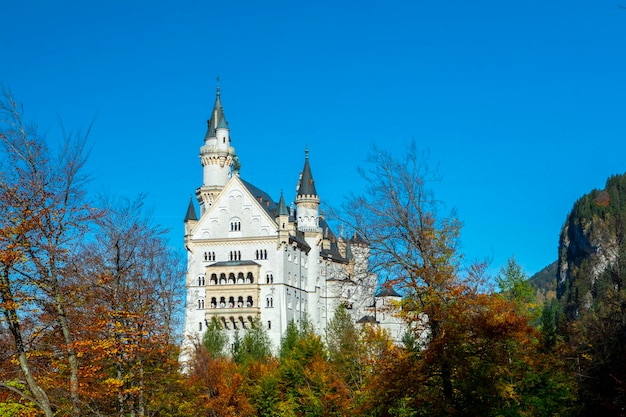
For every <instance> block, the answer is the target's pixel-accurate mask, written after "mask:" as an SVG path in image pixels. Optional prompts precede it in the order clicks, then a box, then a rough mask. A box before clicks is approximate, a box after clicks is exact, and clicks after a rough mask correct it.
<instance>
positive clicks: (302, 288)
mask: <svg viewBox="0 0 626 417" xmlns="http://www.w3.org/2000/svg"><path fill="white" fill-rule="evenodd" d="M200 160H201V163H202V169H203V180H202V185H201V186H200V188H198V189H197V190H196V197H197V201H198V203H199V208H200V211H199V213H200V215H199V216H198V215H197V211H196V209H195V205H194V202H193V199H192V200H191V201H190V202H189V208H188V210H187V214H186V216H185V248H186V250H187V277H186V290H187V292H186V305H185V325H184V339H183V350H182V352H183V353H182V357H181V360H183V361H184V360H185V358H187V357H188V355H189V347H190V346H191V342H192V341H193V340H194V339H198V338H201V337H202V335H203V333H204V331H205V330H206V326H207V324H208V323H209V321H210V320H211V319H212V318H213V317H217V318H218V319H219V320H220V322H221V323H222V324H223V325H224V327H225V329H227V331H228V333H229V335H230V337H231V340H232V337H233V335H234V332H235V331H237V330H238V331H239V332H240V333H241V332H244V331H246V329H249V328H250V327H251V326H252V323H253V322H254V321H255V320H256V319H260V323H261V324H262V325H263V326H264V327H265V330H266V331H267V334H268V335H269V337H270V340H271V341H272V344H273V345H274V348H277V347H278V346H279V344H280V340H281V337H282V336H283V334H284V332H285V330H286V328H287V325H288V323H289V322H290V321H292V320H293V321H295V322H296V323H298V322H300V321H301V320H308V321H309V322H310V323H311V324H312V325H313V328H314V329H315V331H316V332H317V333H318V334H320V335H324V332H325V329H326V326H327V324H328V323H329V321H330V320H331V319H332V317H333V314H334V312H335V311H336V309H337V307H338V306H339V305H340V304H343V305H345V306H346V307H347V311H348V312H349V313H350V315H351V317H353V319H354V320H355V322H377V323H380V324H381V325H384V326H386V327H388V328H389V329H390V330H391V331H392V336H393V337H394V338H399V337H400V334H399V332H400V331H401V327H402V326H401V324H400V323H399V321H398V319H397V318H395V317H392V314H390V313H389V312H388V311H387V310H386V308H385V306H386V305H387V306H390V305H392V304H393V303H392V302H390V301H391V300H392V299H394V298H396V297H399V296H398V294H396V293H395V292H393V291H390V290H388V289H383V290H382V291H379V292H376V287H377V277H376V275H375V274H372V273H371V272H370V271H369V269H368V258H369V247H368V245H367V243H366V242H365V241H364V240H363V239H361V238H360V237H359V236H358V235H352V236H351V237H350V238H348V237H344V236H342V234H340V235H339V236H337V235H335V234H334V233H333V231H332V230H331V228H330V226H329V225H328V223H327V222H326V219H325V218H324V216H323V214H321V212H320V196H319V195H318V193H317V189H316V187H315V181H314V179H313V174H312V170H311V167H310V165H309V159H308V150H307V151H306V153H305V158H304V165H303V168H302V172H301V173H300V177H299V180H298V186H297V193H296V196H295V202H294V203H295V204H291V205H289V206H288V205H287V204H286V202H285V198H284V196H283V195H282V193H281V195H280V199H279V200H278V202H275V201H274V200H273V199H272V198H271V197H270V196H269V194H267V193H265V192H264V191H262V190H260V189H258V188H257V187H255V186H254V185H252V184H250V183H249V182H247V181H245V180H244V179H243V178H241V177H240V175H239V162H238V159H237V156H236V154H235V148H234V147H233V146H232V143H231V138H230V129H229V126H228V122H227V121H226V117H225V115H224V109H223V108H222V103H221V97H220V87H219V85H218V87H217V93H216V98H215V104H214V106H213V112H212V114H211V118H210V119H209V120H208V129H207V133H206V135H205V137H204V144H203V146H201V147H200ZM296 178H297V177H296V175H294V180H295V179H296ZM294 206H295V207H294Z"/></svg>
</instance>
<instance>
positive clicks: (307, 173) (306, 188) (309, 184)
mask: <svg viewBox="0 0 626 417" xmlns="http://www.w3.org/2000/svg"><path fill="white" fill-rule="evenodd" d="M304 155H305V157H304V168H302V176H301V177H300V183H299V184H298V195H299V196H303V195H317V191H315V182H314V181H313V175H312V174H311V167H310V166H309V148H308V147H307V148H306V150H305V153H304Z"/></svg>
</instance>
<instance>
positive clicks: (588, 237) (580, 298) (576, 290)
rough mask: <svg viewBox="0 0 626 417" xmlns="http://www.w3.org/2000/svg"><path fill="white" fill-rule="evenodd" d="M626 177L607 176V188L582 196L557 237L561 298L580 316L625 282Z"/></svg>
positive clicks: (568, 310)
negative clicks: (558, 238) (558, 237)
mask: <svg viewBox="0 0 626 417" xmlns="http://www.w3.org/2000/svg"><path fill="white" fill-rule="evenodd" d="M625 235H626V175H618V176H613V177H611V178H609V179H608V180H607V182H606V186H605V188H604V189H603V190H593V191H592V192H590V193H589V194H587V195H585V196H583V197H582V198H580V199H579V200H578V201H577V202H576V203H575V204H574V207H573V208H572V211H571V212H570V214H569V215H568V216H567V219H566V221H565V224H564V226H563V229H562V231H561V236H560V241H559V259H558V272H557V279H558V281H557V297H558V298H559V300H560V302H561V305H562V306H563V309H564V312H565V314H566V315H567V316H568V317H570V318H576V317H578V316H579V314H580V313H581V312H584V311H586V310H588V309H590V308H591V307H592V305H593V304H594V302H597V301H599V300H600V299H601V298H602V297H603V295H604V294H605V293H606V290H607V289H613V290H615V289H617V290H618V291H619V290H621V287H622V282H626V274H624V273H622V268H621V265H620V258H621V259H622V262H621V263H624V264H626V255H625V256H620V255H621V254H622V253H625V254H626V247H625V246H626V241H625V239H624V236H625Z"/></svg>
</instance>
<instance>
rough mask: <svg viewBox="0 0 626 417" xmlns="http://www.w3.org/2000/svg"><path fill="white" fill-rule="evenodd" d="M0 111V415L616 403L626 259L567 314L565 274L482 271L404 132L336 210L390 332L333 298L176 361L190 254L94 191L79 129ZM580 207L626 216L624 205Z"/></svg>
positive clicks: (308, 412)
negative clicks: (560, 287)
mask: <svg viewBox="0 0 626 417" xmlns="http://www.w3.org/2000/svg"><path fill="white" fill-rule="evenodd" d="M0 114H1V119H0V143H1V146H2V152H0V155H1V156H0V297H1V298H0V311H1V313H2V315H1V317H2V319H1V321H0V415H2V416H20V417H26V416H29V417H30V416H47V417H52V416H120V417H122V416H133V417H134V416H172V417H173V416H225V417H226V416H355V415H356V416H372V417H374V416H380V417H386V416H402V417H408V416H477V415H480V416H584V415H626V411H624V410H625V407H626V385H625V384H624V382H625V381H626V379H625V378H626V366H625V365H624V364H626V361H625V360H624V359H626V358H625V357H624V348H626V338H624V334H626V331H625V330H626V301H625V300H626V297H625V296H624V289H623V286H622V285H621V284H622V283H623V280H622V279H623V277H624V271H625V270H626V269H624V268H621V265H619V262H617V263H616V266H615V267H611V268H610V269H611V270H610V271H608V272H607V273H606V274H604V275H602V280H601V282H602V283H603V286H602V288H598V289H596V292H595V293H594V294H595V298H594V302H593V303H592V304H591V305H587V306H586V308H584V309H582V308H579V309H577V310H576V313H575V314H571V312H572V307H571V303H572V299H573V298H572V297H575V295H572V294H573V293H572V291H575V289H572V288H573V287H572V288H570V290H568V291H562V293H563V294H566V295H568V297H569V298H568V297H565V298H563V297H562V300H561V299H559V300H557V299H554V298H545V299H542V300H538V299H537V297H536V296H535V289H534V288H533V287H532V285H531V284H530V282H529V280H528V277H527V275H526V274H525V272H524V271H523V270H522V268H521V267H520V266H519V265H518V263H517V262H516V261H515V258H514V257H511V258H510V259H509V262H508V263H507V265H506V266H505V267H504V268H502V270H501V271H500V272H499V273H498V274H497V276H496V277H490V276H488V273H487V271H488V264H487V263H486V262H469V261H467V260H466V259H465V258H464V257H463V254H462V253H461V252H460V248H459V241H460V237H461V229H462V227H461V226H462V225H461V223H460V221H459V220H458V218H457V216H456V213H455V212H454V211H447V210H446V209H445V207H444V206H442V204H441V203H440V202H439V200H437V198H436V197H435V194H434V189H433V186H434V184H435V180H436V177H437V173H436V172H435V171H433V170H431V169H430V168H429V166H428V161H427V158H426V157H425V156H424V155H423V154H422V153H420V152H419V151H418V150H417V149H416V147H415V145H410V146H408V147H407V149H406V151H405V153H404V154H403V156H402V157H401V158H397V157H396V156H394V155H392V154H390V153H388V152H386V151H385V150H383V149H373V150H372V152H371V157H370V159H369V160H368V161H367V167H368V169H365V170H364V171H363V172H362V175H363V177H364V179H366V180H367V184H368V187H367V189H366V190H365V191H364V193H363V194H362V195H357V196H353V197H352V198H350V199H348V200H347V202H346V203H345V205H344V206H342V207H339V208H336V209H335V210H333V212H332V215H333V216H334V217H335V218H336V219H338V220H340V221H341V222H342V223H343V224H345V225H346V227H347V228H349V229H351V230H354V231H355V232H357V233H358V234H359V235H360V236H363V238H364V239H365V240H366V241H367V242H368V243H369V245H370V250H371V265H372V270H373V271H374V272H376V273H377V274H378V275H379V277H380V278H381V280H383V281H384V285H388V286H392V287H393V288H394V289H396V290H398V291H399V292H400V293H401V294H402V301H400V303H399V305H398V306H397V307H398V311H399V314H400V315H401V318H402V319H403V320H404V321H405V323H406V326H407V329H408V330H407V332H406V334H405V335H404V338H403V340H402V343H401V344H395V343H393V342H392V340H391V339H390V337H389V335H388V334H386V333H385V332H384V331H382V330H381V329H380V328H379V327H377V326H376V324H375V323H368V324H364V325H356V324H355V323H353V322H352V320H351V319H350V317H349V315H348V314H347V312H346V311H345V310H344V309H343V308H340V309H339V310H337V311H336V312H335V315H334V318H333V320H332V322H331V323H330V325H329V329H328V331H327V332H326V333H325V334H316V333H315V332H314V331H313V330H312V328H311V326H310V325H308V324H307V322H306V320H305V321H304V322H302V323H301V324H300V325H296V324H295V323H291V324H290V325H289V328H288V331H287V332H286V334H285V336H284V337H283V339H282V341H281V344H280V346H278V347H272V346H271V345H270V343H269V341H268V337H267V335H266V334H265V333H264V330H263V328H262V326H260V325H259V326H256V327H255V328H254V329H252V330H249V331H247V332H244V333H242V334H238V335H237V337H236V338H235V342H234V343H233V344H232V345H231V344H230V343H229V342H228V341H227V339H226V336H225V333H224V331H223V329H222V328H221V327H220V323H219V322H217V321H214V322H211V323H210V326H209V328H208V330H207V332H206V334H205V336H204V338H203V340H197V341H195V344H194V351H193V352H192V359H191V361H190V362H189V363H187V364H184V366H182V365H181V364H180V363H179V361H178V355H179V345H180V339H179V331H180V322H179V320H180V314H179V312H178V311H179V309H180V308H181V305H182V303H183V302H184V300H183V299H182V294H183V288H181V286H183V287H184V279H185V278H184V277H185V271H184V265H183V263H182V261H181V259H180V257H179V256H177V255H176V252H175V251H173V250H172V249H171V248H169V247H168V244H167V241H166V239H165V234H164V230H162V229H161V228H160V226H159V225H157V224H155V223H154V221H153V219H151V217H150V211H149V210H148V208H146V207H145V197H144V196H138V197H134V198H127V197H122V196H98V197H94V196H91V195H90V194H89V193H88V188H87V185H88V182H87V180H88V178H87V177H86V176H85V174H84V172H83V171H84V170H83V168H84V164H85V161H86V157H87V154H88V152H87V149H88V132H85V133H84V134H80V133H71V134H68V135H67V136H66V137H64V138H63V141H64V142H63V144H64V146H62V147H60V148H59V150H58V151H56V152H55V151H54V150H53V149H52V148H51V146H50V144H49V143H48V142H47V139H46V137H45V136H44V135H42V134H41V132H40V131H39V130H38V128H37V126H35V125H33V124H30V123H28V122H26V121H24V120H23V118H22V114H23V112H22V108H21V106H20V105H19V104H18V103H17V102H16V101H15V100H14V98H13V97H12V95H11V94H10V92H5V94H4V96H3V98H2V101H1V102H0ZM614 183H617V184H618V185H619V186H616V187H613V188H611V189H610V190H609V192H608V194H607V195H610V196H612V197H611V199H612V200H611V201H617V200H619V198H618V197H617V196H616V195H618V194H619V193H620V192H622V190H623V189H626V187H621V182H617V181H614ZM616 193H617V194H616ZM620 195H621V194H620ZM607 198H608V197H607ZM624 198H626V197H624ZM605 200H606V199H605ZM605 200H602V201H605ZM594 201H599V200H597V199H596V200H594ZM606 201H608V200H606ZM620 201H622V200H620ZM623 201H626V200H623ZM584 203H585V206H584V207H585V209H584V212H583V213H582V216H584V218H585V219H590V218H593V216H594V215H596V214H594V213H595V212H594V210H595V209H594V208H593V207H595V206H599V207H600V209H601V210H602V213H604V214H602V215H603V216H606V213H609V212H612V210H613V211H614V210H618V214H619V217H618V219H619V220H620V221H618V222H609V223H610V224H611V225H614V226H615V227H618V228H619V227H622V223H621V217H622V216H623V215H624V211H623V210H622V208H621V207H622V205H621V204H619V205H616V206H613V205H610V206H609V209H610V210H609V209H607V208H606V207H607V205H606V204H604V203H602V204H595V205H594V204H590V203H589V201H588V200H584ZM607 204H608V203H607ZM578 211H581V210H578ZM622 234H623V232H622V233H618V235H619V236H620V237H621V236H622ZM564 256H565V255H564ZM563 262H565V261H563ZM581 262H582V261H581ZM581 270H582V269H581ZM586 271H588V270H586ZM587 273H589V272H587ZM554 280H555V281H556V276H555V277H554ZM579 282H580V281H579Z"/></svg>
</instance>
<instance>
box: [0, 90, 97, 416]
mask: <svg viewBox="0 0 626 417" xmlns="http://www.w3.org/2000/svg"><path fill="white" fill-rule="evenodd" d="M22 114H23V109H22V108H21V106H19V105H18V104H17V103H16V101H15V100H14V98H13V96H12V95H11V93H10V92H9V91H5V92H4V96H3V98H2V100H1V101H0V116H1V120H0V123H1V126H0V146H2V152H1V154H2V157H1V158H0V163H1V164H2V165H1V171H0V173H1V175H0V252H1V253H0V270H1V278H0V279H1V282H0V295H1V297H2V300H1V301H2V304H1V305H0V308H1V309H2V314H3V316H4V324H5V325H6V326H7V328H8V330H9V333H10V335H11V339H12V349H13V352H14V355H15V359H16V360H17V362H18V363H19V368H20V371H21V377H20V379H21V378H23V379H24V381H25V385H24V386H25V387H28V390H29V392H30V393H26V391H24V390H22V389H19V388H16V387H17V385H10V384H7V383H3V386H4V387H5V388H6V389H9V390H12V391H14V392H19V393H20V395H22V396H23V397H24V398H27V399H29V400H30V401H32V402H33V403H35V404H36V405H37V406H38V407H39V408H40V409H41V410H42V411H43V412H44V414H45V415H47V416H52V415H53V414H54V407H53V405H52V403H51V401H50V398H49V397H48V394H47V393H46V387H45V386H44V384H43V383H42V381H41V377H42V375H37V373H38V372H39V371H40V370H45V371H46V372H47V371H49V370H51V369H54V367H52V368H51V364H50V363H48V364H46V359H48V358H50V355H48V354H46V353H45V352H39V354H38V353H37V350H40V349H43V350H45V351H47V352H48V353H50V352H54V354H55V355H56V358H57V359H59V360H60V362H62V363H63V364H64V365H63V368H64V369H66V370H67V372H63V373H62V375H64V376H66V379H65V380H63V381H59V380H58V379H57V380H55V382H54V383H53V386H54V388H55V390H56V391H57V392H59V390H62V391H63V390H64V391H65V392H67V393H68V396H69V398H70V403H71V405H70V408H71V414H73V415H76V416H77V415H80V414H81V411H80V399H79V380H78V378H79V358H78V355H77V352H76V349H75V344H74V342H75V336H74V333H73V330H72V328H71V323H70V321H69V319H68V310H70V309H71V308H72V303H73V301H74V298H73V295H72V293H71V291H70V289H71V286H70V285H68V283H67V270H68V267H69V265H71V262H72V257H73V255H74V254H75V250H74V249H75V248H76V247H77V246H78V245H77V242H79V241H80V239H81V238H82V236H83V234H84V232H85V230H86V228H87V225H88V224H89V222H90V221H91V220H93V219H94V218H95V217H97V214H96V213H95V211H94V210H92V209H91V208H90V207H89V206H88V204H87V203H86V200H85V190H84V183H85V179H86V178H85V176H84V175H83V174H82V172H83V166H84V163H85V158H86V152H85V145H86V139H87V134H84V135H83V134H80V133H77V134H75V133H70V134H64V137H63V140H62V141H61V142H60V148H59V150H58V151H56V152H55V151H53V150H51V149H50V147H49V145H48V142H47V141H46V138H45V137H43V136H42V135H41V134H39V132H38V130H37V127H36V126H35V125H33V124H28V123H26V122H25V121H24V120H23V118H22ZM87 133H88V132H87ZM42 336H45V337H42ZM43 340H45V341H47V342H51V343H56V344H55V345H54V346H47V347H42V346H37V344H36V343H35V341H37V342H39V341H43ZM35 362H38V363H39V364H41V367H39V368H38V369H37V368H36V367H34V366H33V365H34V364H35Z"/></svg>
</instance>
